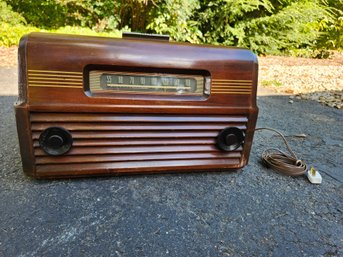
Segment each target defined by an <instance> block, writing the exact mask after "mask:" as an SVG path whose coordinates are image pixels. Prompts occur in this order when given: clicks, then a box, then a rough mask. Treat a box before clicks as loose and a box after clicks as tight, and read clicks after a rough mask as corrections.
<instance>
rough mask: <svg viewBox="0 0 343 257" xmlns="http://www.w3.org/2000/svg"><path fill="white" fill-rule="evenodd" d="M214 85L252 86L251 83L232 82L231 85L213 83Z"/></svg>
mask: <svg viewBox="0 0 343 257" xmlns="http://www.w3.org/2000/svg"><path fill="white" fill-rule="evenodd" d="M212 85H242V86H251V83H245V82H237V83H234V82H231V83H226V82H225V83H224V82H223V83H217V82H213V83H212Z"/></svg>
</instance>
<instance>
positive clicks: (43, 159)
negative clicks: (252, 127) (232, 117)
mask: <svg viewBox="0 0 343 257" xmlns="http://www.w3.org/2000/svg"><path fill="white" fill-rule="evenodd" d="M240 156H241V154H240V152H230V153H227V152H213V153H187V154H184V153H160V154H135V155H127V154H121V155H120V154H118V155H96V156H94V155H81V156H56V157H51V156H40V157H37V158H36V164H57V163H60V164H62V163H99V162H117V161H144V160H149V161H153V160H196V159H223V158H240Z"/></svg>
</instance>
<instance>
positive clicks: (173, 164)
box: [37, 158, 240, 176]
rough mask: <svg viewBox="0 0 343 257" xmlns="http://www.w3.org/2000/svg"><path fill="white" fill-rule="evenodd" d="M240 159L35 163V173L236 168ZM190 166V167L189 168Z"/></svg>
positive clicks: (56, 173) (77, 173)
mask: <svg viewBox="0 0 343 257" xmlns="http://www.w3.org/2000/svg"><path fill="white" fill-rule="evenodd" d="M239 164H240V159H239V158H237V159H231V158H226V159H203V160H167V161H136V162H104V163H83V164H81V163H77V164H59V165H56V164H53V165H37V173H38V174H39V173H42V174H43V173H44V174H46V175H51V176H53V175H56V176H63V175H64V174H68V175H69V176H70V175H73V174H74V175H80V174H81V173H82V174H83V175H86V174H110V173H125V172H127V173H129V172H131V173H135V172H138V171H139V172H143V171H145V172H158V171H166V170H167V169H170V170H179V171H181V170H192V171H194V170H197V169H198V170H204V169H225V168H231V169H232V168H235V167H236V168H238V167H239ZM190 167H192V169H190Z"/></svg>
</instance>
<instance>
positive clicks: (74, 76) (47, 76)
mask: <svg viewBox="0 0 343 257" xmlns="http://www.w3.org/2000/svg"><path fill="white" fill-rule="evenodd" d="M28 76H29V77H43V78H49V77H52V78H55V77H56V79H58V78H60V77H62V78H75V79H83V77H82V76H81V75H68V74H63V75H61V74H46V73H42V74H39V73H29V74H28Z"/></svg>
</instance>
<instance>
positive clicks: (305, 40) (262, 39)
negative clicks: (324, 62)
mask: <svg viewBox="0 0 343 257" xmlns="http://www.w3.org/2000/svg"><path fill="white" fill-rule="evenodd" d="M289 2H291V1H289ZM211 3H212V2H211V1H210V3H208V5H207V7H205V9H204V10H203V13H202V14H201V16H200V18H201V19H202V21H203V26H204V27H203V30H206V32H205V39H206V41H207V42H210V43H213V44H216V43H220V44H224V45H237V46H241V47H247V48H250V49H251V50H253V51H255V52H257V53H260V54H278V53H280V52H281V51H289V50H291V49H296V48H300V47H307V46H312V45H313V44H314V43H315V40H316V39H317V38H318V37H319V34H320V33H319V31H318V29H317V27H316V25H317V24H318V22H319V21H320V20H321V19H322V17H325V16H329V13H328V12H327V11H326V8H325V6H322V5H321V4H320V3H318V2H316V1H307V0H302V1H294V2H293V3H290V4H287V3H286V2H282V3H283V6H282V5H278V6H277V5H275V4H273V3H272V1H269V0H253V1H245V0H239V1H235V0H219V1H216V3H215V5H214V4H211ZM274 6H276V7H274ZM220 10H221V11H220ZM233 10H234V11H233Z"/></svg>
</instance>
